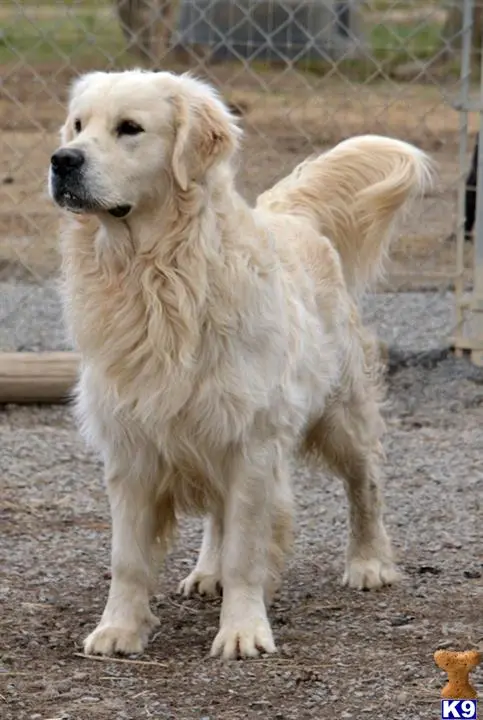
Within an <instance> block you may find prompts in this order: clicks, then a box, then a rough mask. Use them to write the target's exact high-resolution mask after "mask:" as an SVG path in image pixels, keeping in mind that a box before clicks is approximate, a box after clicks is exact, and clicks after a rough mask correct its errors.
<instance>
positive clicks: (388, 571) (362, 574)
mask: <svg viewBox="0 0 483 720" xmlns="http://www.w3.org/2000/svg"><path fill="white" fill-rule="evenodd" d="M400 579H401V573H400V572H399V570H398V569H397V567H396V565H395V564H394V563H393V562H392V561H391V560H387V559H384V560H382V559H379V558H375V557H374V558H369V559H366V558H357V557H354V558H351V559H350V560H349V561H348V563H347V567H346V571H345V573H344V577H343V580H342V582H343V584H344V585H347V586H348V587H350V588H354V589H356V590H376V589H377V588H380V587H383V586H384V585H393V584H394V583H396V582H398V580H400Z"/></svg>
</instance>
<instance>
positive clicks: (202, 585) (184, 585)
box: [178, 569, 222, 597]
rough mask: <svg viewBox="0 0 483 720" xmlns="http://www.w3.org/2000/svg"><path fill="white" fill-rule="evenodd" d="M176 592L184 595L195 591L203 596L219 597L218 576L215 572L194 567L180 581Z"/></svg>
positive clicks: (188, 595) (220, 590) (220, 592)
mask: <svg viewBox="0 0 483 720" xmlns="http://www.w3.org/2000/svg"><path fill="white" fill-rule="evenodd" d="M178 592H179V593H180V594H182V595H184V596H185V597H190V595H194V594H196V593H198V595H202V596H204V597H220V595H221V594H222V587H221V580H220V576H219V575H218V574H217V573H204V572H203V571H201V570H196V569H195V570H193V572H192V573H190V574H189V575H188V577H186V578H185V579H184V580H182V581H181V582H180V584H179V587H178Z"/></svg>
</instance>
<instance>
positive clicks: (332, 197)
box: [257, 135, 432, 296]
mask: <svg viewBox="0 0 483 720" xmlns="http://www.w3.org/2000/svg"><path fill="white" fill-rule="evenodd" d="M431 168H432V163H431V160H430V159H429V157H428V156H427V155H426V154H425V153H423V152H422V151H421V150H419V149H418V148H416V147H414V146H413V145H409V144H408V143H406V142H402V141H401V140H394V139H392V138H386V137H380V136H377V135H363V136H360V137H354V138H351V139H349V140H345V141H343V142H341V143H340V144H339V145H337V146H336V147H335V148H333V149H332V150H330V151H329V152H327V153H324V154H322V155H320V156H318V157H312V158H309V159H308V160H306V161H305V162H303V163H301V164H300V165H298V166H297V167H296V168H295V170H294V171H293V172H292V173H291V174H290V175H289V176H288V177H286V178H284V179H283V180H281V181H280V182H279V183H277V184H276V185H275V186H274V187H273V188H272V189H271V190H268V191H267V192H265V193H263V195H261V196H260V197H259V198H258V201H257V207H260V208H266V209H268V210H271V211H272V212H280V213H290V214H296V215H303V216H305V217H307V218H308V219H309V220H310V222H311V224H313V225H314V226H315V227H316V228H317V230H318V232H320V233H321V234H323V235H325V236H326V237H328V238H329V239H330V240H331V242H332V243H333V245H334V246H335V248H336V249H337V251H338V252H339V255H340V257H341V261H342V266H343V271H344V276H345V279H346V282H347V285H348V288H349V290H350V292H351V293H352V294H353V295H354V296H358V295H359V294H360V293H361V292H362V291H363V290H364V289H365V288H366V287H367V286H368V285H369V284H371V283H372V282H374V281H375V280H376V279H377V277H378V275H379V274H380V272H381V270H382V261H383V260H384V257H385V255H386V252H387V250H388V247H389V243H390V241H391V238H392V236H393V234H394V233H393V231H394V227H395V221H396V220H397V218H398V216H399V215H400V211H402V210H403V209H404V208H405V207H407V206H408V203H409V202H410V201H411V200H412V199H414V198H416V197H417V196H418V195H419V196H422V194H423V192H424V190H425V189H426V188H427V186H428V185H429V184H430V182H431V174H432V173H431Z"/></svg>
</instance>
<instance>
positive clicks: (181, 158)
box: [172, 93, 241, 190]
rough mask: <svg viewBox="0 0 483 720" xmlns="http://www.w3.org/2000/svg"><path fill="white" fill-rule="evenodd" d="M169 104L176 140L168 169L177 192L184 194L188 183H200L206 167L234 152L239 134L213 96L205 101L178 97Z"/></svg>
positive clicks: (197, 97) (229, 115)
mask: <svg viewBox="0 0 483 720" xmlns="http://www.w3.org/2000/svg"><path fill="white" fill-rule="evenodd" d="M173 102H174V105H175V125H176V137H175V143H174V150H173V157H172V168H173V174H174V177H175V180H176V182H177V183H178V185H179V186H180V188H181V189H182V190H187V189H188V187H189V184H190V181H192V180H194V181H197V180H200V179H201V178H202V177H203V175H204V173H205V172H206V171H207V170H208V169H209V168H210V167H212V166H213V165H214V164H215V163H218V162H220V161H221V160H227V159H228V158H229V157H230V156H231V155H232V154H233V153H234V152H235V150H236V147H237V143H238V138H239V137H240V135H241V130H240V129H239V128H238V127H237V125H236V121H235V118H234V117H232V115H231V114H230V112H229V111H228V109H227V108H226V107H225V106H224V105H223V103H222V102H221V101H220V100H218V98H217V97H216V96H215V94H214V93H213V95H212V96H211V95H209V94H208V93H206V97H205V96H203V95H201V94H196V95H195V94H193V96H191V97H190V96H188V97H186V95H181V94H180V95H177V96H176V97H175V98H173Z"/></svg>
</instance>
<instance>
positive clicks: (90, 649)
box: [84, 615, 159, 655]
mask: <svg viewBox="0 0 483 720" xmlns="http://www.w3.org/2000/svg"><path fill="white" fill-rule="evenodd" d="M157 625H159V620H158V619H157V618H156V617H155V616H154V615H150V617H149V619H148V620H146V621H145V622H144V623H142V624H141V625H138V626H130V625H120V624H117V625H116V624H115V623H109V622H101V623H99V625H98V626H97V628H96V629H95V630H94V632H92V633H91V634H90V635H89V636H88V637H87V638H86V639H85V641H84V652H85V654H86V655H115V654H116V653H120V654H122V655H136V654H138V653H141V652H143V650H144V648H145V647H146V645H147V644H148V640H149V636H150V634H151V632H152V631H153V630H154V628H155V627H156V626H157Z"/></svg>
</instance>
